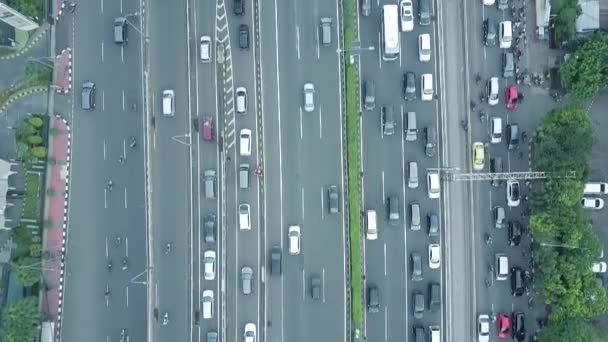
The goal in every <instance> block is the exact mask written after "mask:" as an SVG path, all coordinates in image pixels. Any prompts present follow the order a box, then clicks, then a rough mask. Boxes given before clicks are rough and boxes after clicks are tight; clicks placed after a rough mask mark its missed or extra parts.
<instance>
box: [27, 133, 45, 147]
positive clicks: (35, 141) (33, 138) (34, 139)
mask: <svg viewBox="0 0 608 342" xmlns="http://www.w3.org/2000/svg"><path fill="white" fill-rule="evenodd" d="M27 142H28V143H29V144H30V145H32V146H36V145H40V144H42V137H41V136H39V135H30V136H29V137H27Z"/></svg>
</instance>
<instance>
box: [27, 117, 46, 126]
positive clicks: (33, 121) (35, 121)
mask: <svg viewBox="0 0 608 342" xmlns="http://www.w3.org/2000/svg"><path fill="white" fill-rule="evenodd" d="M27 123H28V124H30V125H31V126H32V127H34V128H36V129H40V128H41V127H42V125H43V124H44V121H42V118H40V117H39V116H31V117H29V118H27Z"/></svg>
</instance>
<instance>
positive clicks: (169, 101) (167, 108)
mask: <svg viewBox="0 0 608 342" xmlns="http://www.w3.org/2000/svg"><path fill="white" fill-rule="evenodd" d="M163 115H168V116H173V115H175V91H173V89H166V90H163Z"/></svg>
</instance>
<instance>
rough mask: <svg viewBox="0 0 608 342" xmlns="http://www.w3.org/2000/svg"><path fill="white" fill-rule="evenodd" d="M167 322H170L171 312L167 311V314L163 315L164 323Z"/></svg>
mask: <svg viewBox="0 0 608 342" xmlns="http://www.w3.org/2000/svg"><path fill="white" fill-rule="evenodd" d="M167 324H169V313H168V312H165V314H164V315H163V325H167Z"/></svg>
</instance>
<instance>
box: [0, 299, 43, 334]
mask: <svg viewBox="0 0 608 342" xmlns="http://www.w3.org/2000/svg"><path fill="white" fill-rule="evenodd" d="M40 321H41V317H40V312H39V310H38V298H37V297H34V296H30V297H25V298H21V299H18V300H16V301H15V302H14V303H11V304H9V305H7V306H6V309H5V310H4V312H2V332H1V336H2V341H3V342H26V341H34V339H35V337H36V336H37V335H38V327H39V326H40Z"/></svg>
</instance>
